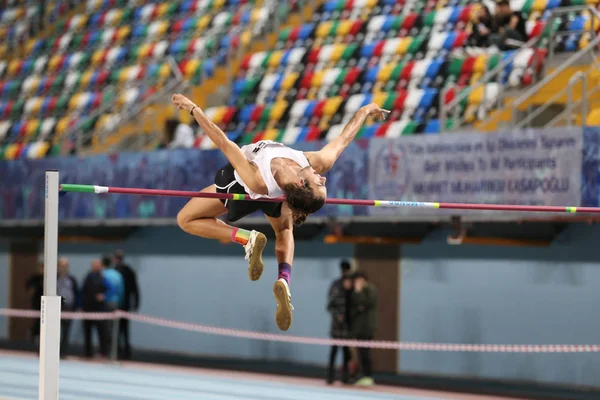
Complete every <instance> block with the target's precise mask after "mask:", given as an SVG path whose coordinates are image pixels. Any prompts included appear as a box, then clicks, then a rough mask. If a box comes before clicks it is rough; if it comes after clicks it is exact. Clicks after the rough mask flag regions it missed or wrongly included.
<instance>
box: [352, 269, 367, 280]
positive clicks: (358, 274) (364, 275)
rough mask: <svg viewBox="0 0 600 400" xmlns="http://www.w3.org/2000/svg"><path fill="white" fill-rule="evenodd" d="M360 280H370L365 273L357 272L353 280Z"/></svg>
mask: <svg viewBox="0 0 600 400" xmlns="http://www.w3.org/2000/svg"><path fill="white" fill-rule="evenodd" d="M359 278H363V279H364V280H365V281H368V280H369V279H368V278H367V274H366V273H364V272H363V271H356V272H355V273H354V274H352V279H359Z"/></svg>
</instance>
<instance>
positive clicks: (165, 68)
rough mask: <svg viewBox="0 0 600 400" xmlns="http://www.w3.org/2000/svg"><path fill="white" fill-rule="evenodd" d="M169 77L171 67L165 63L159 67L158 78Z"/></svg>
mask: <svg viewBox="0 0 600 400" xmlns="http://www.w3.org/2000/svg"><path fill="white" fill-rule="evenodd" d="M170 75H171V67H169V64H167V63H163V65H161V67H160V70H159V71H158V76H159V77H160V78H161V79H166V78H168V77H169V76H170Z"/></svg>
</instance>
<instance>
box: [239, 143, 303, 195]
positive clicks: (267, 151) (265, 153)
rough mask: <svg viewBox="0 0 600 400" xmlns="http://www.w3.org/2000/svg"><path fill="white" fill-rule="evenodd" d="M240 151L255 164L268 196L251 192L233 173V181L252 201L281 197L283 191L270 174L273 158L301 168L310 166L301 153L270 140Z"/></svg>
mask: <svg viewBox="0 0 600 400" xmlns="http://www.w3.org/2000/svg"><path fill="white" fill-rule="evenodd" d="M241 150H242V153H244V155H245V156H246V158H247V159H248V161H250V162H252V163H254V164H256V166H257V167H258V170H259V171H260V175H261V176H262V178H263V181H265V185H266V186H267V189H268V192H269V194H258V193H255V192H253V191H252V190H250V188H249V187H248V186H247V185H246V184H245V183H244V181H243V180H242V178H241V177H240V175H239V174H238V173H237V171H235V172H234V176H235V180H236V181H238V182H239V184H240V185H242V186H243V187H244V189H245V190H246V193H248V194H249V195H250V198H252V199H259V198H261V197H266V198H270V199H272V198H275V197H280V196H283V194H284V193H283V190H282V189H281V188H280V187H279V185H278V184H277V181H275V178H274V177H273V173H272V172H271V160H273V159H274V158H287V159H290V160H293V161H295V162H297V163H298V165H300V167H301V168H306V167H308V166H310V164H309V162H308V160H307V159H306V156H305V155H304V153H303V152H301V151H298V150H294V149H291V148H289V147H287V146H285V145H283V144H281V143H277V142H273V141H272V140H261V141H259V142H256V143H252V144H248V145H246V146H243V147H242V149H241Z"/></svg>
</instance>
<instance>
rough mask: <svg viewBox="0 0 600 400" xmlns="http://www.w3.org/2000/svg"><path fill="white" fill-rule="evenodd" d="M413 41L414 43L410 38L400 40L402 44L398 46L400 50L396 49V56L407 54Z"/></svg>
mask: <svg viewBox="0 0 600 400" xmlns="http://www.w3.org/2000/svg"><path fill="white" fill-rule="evenodd" d="M412 41H413V39H412V38H411V37H409V36H407V37H403V38H402V40H400V44H398V48H397V49H396V54H406V52H407V51H408V48H409V47H410V44H411V43H412Z"/></svg>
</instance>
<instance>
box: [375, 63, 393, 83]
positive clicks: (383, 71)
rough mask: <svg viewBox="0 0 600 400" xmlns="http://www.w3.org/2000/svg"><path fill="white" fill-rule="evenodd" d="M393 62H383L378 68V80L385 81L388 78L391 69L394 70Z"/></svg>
mask: <svg viewBox="0 0 600 400" xmlns="http://www.w3.org/2000/svg"><path fill="white" fill-rule="evenodd" d="M394 67H395V65H394V64H385V65H384V66H383V67H381V68H380V69H379V74H378V76H377V80H378V81H382V82H387V81H389V80H390V76H392V71H393V70H394Z"/></svg>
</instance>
